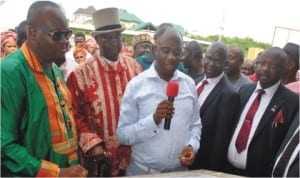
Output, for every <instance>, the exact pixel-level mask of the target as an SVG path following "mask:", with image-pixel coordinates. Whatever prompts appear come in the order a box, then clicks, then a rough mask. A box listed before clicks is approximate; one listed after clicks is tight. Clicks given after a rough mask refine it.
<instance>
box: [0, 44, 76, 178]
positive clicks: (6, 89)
mask: <svg viewBox="0 0 300 178" xmlns="http://www.w3.org/2000/svg"><path fill="white" fill-rule="evenodd" d="M0 66H1V75H2V77H3V78H2V80H1V118H2V119H1V154H2V156H1V159H2V160H1V163H2V167H1V170H2V173H3V174H2V176H8V177H11V176H26V177H29V176H30V177H31V176H38V177H39V176H47V177H52V176H57V174H58V168H59V167H69V166H70V165H75V164H78V160H77V148H78V143H77V133H76V129H75V121H74V118H73V115H72V114H71V94H70V92H69V90H68V89H67V86H66V84H65V83H64V80H63V75H62V73H61V71H60V70H59V68H58V67H57V66H56V65H55V64H53V65H52V69H51V70H52V73H53V74H52V76H48V75H47V74H46V73H45V72H44V70H43V68H42V67H41V65H40V63H39V60H38V58H37V56H35V54H34V53H33V52H32V50H31V49H30V48H29V46H28V45H27V43H26V42H25V44H24V45H23V46H22V49H21V50H18V51H16V52H15V53H13V54H11V55H10V56H8V57H7V58H5V59H4V60H2V61H1V65H0ZM4 101H5V102H4ZM50 118H51V119H50ZM16 153H17V154H16Z"/></svg>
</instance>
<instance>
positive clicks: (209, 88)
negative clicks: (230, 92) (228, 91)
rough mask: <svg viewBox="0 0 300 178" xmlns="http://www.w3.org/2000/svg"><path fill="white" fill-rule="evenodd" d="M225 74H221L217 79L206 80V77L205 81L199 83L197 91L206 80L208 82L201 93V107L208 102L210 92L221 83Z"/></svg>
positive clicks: (199, 99)
mask: <svg viewBox="0 0 300 178" xmlns="http://www.w3.org/2000/svg"><path fill="white" fill-rule="evenodd" d="M223 75H224V73H221V74H220V75H219V76H217V77H215V78H206V76H205V77H204V78H203V80H201V82H199V83H198V85H197V87H196V88H197V89H198V88H199V87H200V86H201V85H202V83H203V81H204V80H207V82H208V83H207V84H206V85H204V88H203V90H202V92H201V93H200V95H199V97H198V103H199V105H200V108H201V106H202V105H203V103H204V101H205V100H206V98H207V97H208V95H209V94H210V92H211V91H212V90H213V89H214V88H215V86H216V85H217V84H218V83H219V81H220V80H221V78H222V77H223Z"/></svg>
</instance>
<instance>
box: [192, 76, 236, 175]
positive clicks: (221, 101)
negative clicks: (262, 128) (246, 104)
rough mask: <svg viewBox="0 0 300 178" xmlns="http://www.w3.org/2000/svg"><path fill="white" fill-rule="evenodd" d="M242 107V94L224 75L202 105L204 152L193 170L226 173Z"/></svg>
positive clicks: (198, 155) (201, 149) (202, 151)
mask: <svg viewBox="0 0 300 178" xmlns="http://www.w3.org/2000/svg"><path fill="white" fill-rule="evenodd" d="M239 108H240V97H239V94H238V93H237V92H236V91H234V89H233V88H232V87H231V86H230V84H229V83H227V81H226V80H225V78H224V76H223V77H222V78H221V80H220V81H219V83H218V84H217V85H216V86H215V88H214V89H213V90H212V91H211V93H210V94H209V95H208V97H207V98H206V100H205V101H204V103H203V105H202V106H201V109H200V117H201V121H202V132H201V140H200V149H199V151H198V153H197V155H196V160H195V161H194V164H193V165H192V166H191V169H210V170H216V171H223V170H224V168H225V167H226V164H227V149H228V145H229V142H230V135H231V130H232V129H233V124H234V121H235V120H236V118H237V115H238V112H239Z"/></svg>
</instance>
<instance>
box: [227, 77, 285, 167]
mask: <svg viewBox="0 0 300 178" xmlns="http://www.w3.org/2000/svg"><path fill="white" fill-rule="evenodd" d="M279 85H280V82H277V83H276V84H274V85H272V86H271V87H269V88H266V89H264V90H265V94H263V95H262V96H261V99H260V104H259V107H258V109H257V111H256V113H255V115H254V118H253V121H252V127H251V130H250V134H249V138H248V142H247V146H246V149H245V150H243V151H242V152H240V153H238V152H237V149H236V147H235V142H236V139H237V136H238V134H239V131H240V129H241V127H242V125H243V122H244V120H245V117H246V114H247V112H248V110H249V108H250V106H251V105H252V103H253V101H254V99H255V98H256V96H257V90H258V89H261V85H260V82H259V81H258V82H257V86H256V88H255V90H254V92H253V93H252V94H251V96H250V98H249V100H248V102H247V103H246V105H245V107H244V109H243V112H242V114H241V116H240V119H239V122H238V124H237V126H236V128H235V131H234V134H233V136H232V138H231V141H230V144H229V149H228V154H227V157H228V160H229V162H230V163H231V164H232V165H233V166H234V167H237V168H239V169H246V163H247V154H248V146H249V144H250V142H251V140H252V137H253V135H254V133H255V131H256V129H257V126H258V124H259V122H260V120H261V118H262V116H263V114H264V112H265V110H266V108H267V106H268V105H269V103H270V101H271V99H272V97H273V96H274V93H275V92H276V90H277V89H278V87H279Z"/></svg>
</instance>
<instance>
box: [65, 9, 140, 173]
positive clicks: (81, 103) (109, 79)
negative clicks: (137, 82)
mask: <svg viewBox="0 0 300 178" xmlns="http://www.w3.org/2000/svg"><path fill="white" fill-rule="evenodd" d="M93 21H94V25H95V31H94V32H92V36H93V37H94V38H95V40H96V41H97V43H98V44H99V50H100V51H99V53H97V55H94V56H93V57H92V58H90V60H89V61H87V62H86V63H84V64H83V65H81V66H79V67H78V68H76V69H75V70H74V71H73V72H72V73H71V74H70V76H69V78H68V80H67V84H68V86H69V88H70V91H71V93H72V96H73V111H74V115H75V120H76V124H77V126H78V133H79V146H80V148H81V150H82V151H83V153H84V156H92V157H97V156H100V155H111V160H112V176H121V175H123V174H124V170H126V167H127V164H128V162H129V158H130V152H131V150H130V147H125V146H121V145H120V144H119V141H118V139H117V137H116V128H117V125H118V119H119V110H120V108H119V106H120V102H121V98H122V95H123V92H124V90H125V87H126V84H127V83H128V81H129V80H130V79H132V78H133V77H134V76H136V75H137V74H138V73H140V72H141V71H142V68H141V66H140V65H139V64H138V63H137V61H136V60H134V59H133V58H130V57H128V56H124V55H122V54H121V53H120V51H121V48H122V41H121V32H122V31H124V30H125V28H123V27H122V26H121V24H120V20H119V10H118V9H117V8H105V9H100V10H97V11H96V12H94V13H93ZM95 172H97V170H95Z"/></svg>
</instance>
